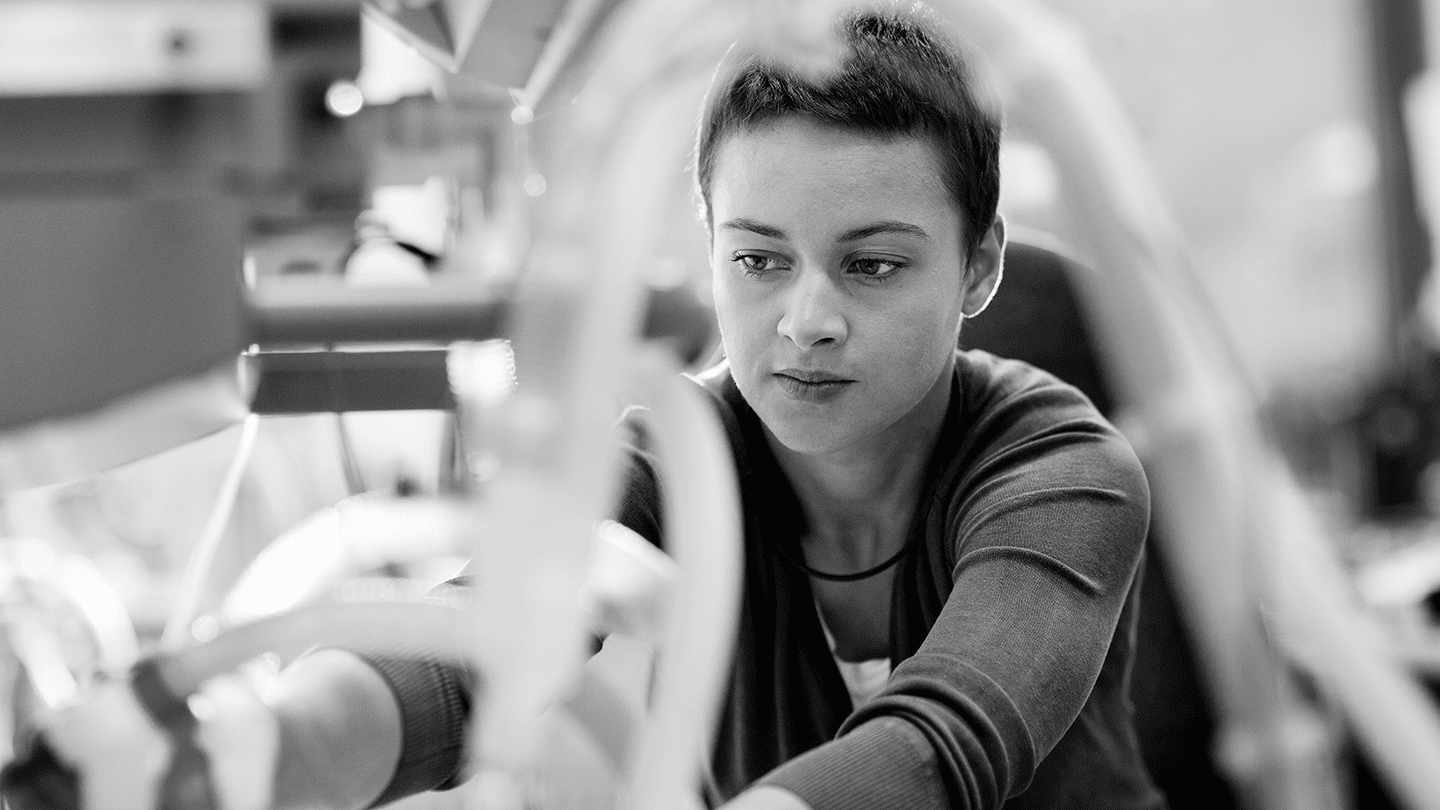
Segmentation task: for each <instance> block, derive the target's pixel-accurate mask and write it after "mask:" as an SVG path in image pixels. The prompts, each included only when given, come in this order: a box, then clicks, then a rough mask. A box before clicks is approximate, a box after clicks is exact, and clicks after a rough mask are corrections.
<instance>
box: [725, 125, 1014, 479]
mask: <svg viewBox="0 0 1440 810" xmlns="http://www.w3.org/2000/svg"><path fill="white" fill-rule="evenodd" d="M710 212H711V216H712V223H713V234H714V236H713V241H712V248H711V255H710V261H711V268H712V271H713V283H714V290H715V306H716V310H717V312H718V315H719V320H720V332H721V337H722V339H723V341H724V345H725V354H726V356H727V357H728V358H729V362H730V369H731V374H732V375H733V376H734V379H735V382H736V384H737V385H738V386H739V388H740V392H741V393H742V394H743V395H744V396H745V399H746V401H747V402H748V403H749V404H750V406H751V407H752V408H754V409H755V412H756V413H757V414H759V416H760V418H761V420H762V421H763V422H764V423H765V425H766V426H767V427H768V428H769V429H770V432H771V433H772V434H774V436H775V438H776V439H778V440H779V441H780V443H781V444H783V445H784V446H785V447H787V448H789V449H791V450H793V451H796V452H799V453H806V454H813V455H820V454H826V453H832V452H836V451H842V450H846V449H859V448H864V447H865V446H866V445H865V444H864V443H865V441H866V440H867V439H872V440H873V439H882V440H883V439H884V438H885V436H886V432H887V430H889V429H891V428H892V427H894V426H895V425H896V424H897V423H899V422H900V420H902V418H903V417H905V416H906V415H907V414H909V413H910V412H911V411H912V410H914V409H915V408H916V406H917V405H918V404H919V403H920V402H921V401H922V400H923V399H925V398H926V395H927V394H930V393H931V392H932V390H933V389H935V388H936V386H937V385H948V380H944V381H942V380H941V379H940V377H941V375H942V374H943V373H944V372H946V371H947V370H948V369H949V368H950V359H951V357H952V353H953V351H954V349H955V344H956V340H957V338H958V335H959V328H960V313H961V308H962V302H963V301H964V300H965V299H966V297H967V292H970V293H971V297H972V298H973V295H974V294H973V291H970V290H967V286H973V285H967V284H966V272H965V271H966V261H965V251H964V248H963V245H964V244H965V241H964V233H963V230H962V229H963V225H962V223H961V219H960V214H959V212H958V210H957V209H956V206H955V204H954V203H953V201H952V199H951V197H950V195H949V194H948V193H947V192H946V190H945V187H944V185H943V184H942V182H941V180H940V172H939V164H938V162H937V160H936V158H935V156H934V154H933V152H932V149H931V147H930V145H929V144H928V143H927V142H925V141H923V140H920V139H917V138H876V137H871V136H867V135H861V134H855V133H850V132H845V131H842V130H838V129H834V128H827V127H823V126H819V125H816V124H813V123H810V122H808V121H805V120H801V119H786V120H781V121H780V122H778V123H776V124H775V125H774V126H771V127H766V128H762V129H760V130H757V131H754V132H747V133H740V134H736V135H732V136H729V137H728V138H726V140H725V141H724V142H723V143H722V144H721V145H720V147H719V151H718V153H717V155H716V161H715V169H714V173H713V176H712V179H711V187H710ZM996 230H997V231H998V229H996ZM981 252H984V251H981ZM995 252H996V257H995V261H996V262H997V266H998V249H997V250H996V251H995ZM982 275H983V274H982ZM982 303H983V299H982ZM972 309H973V307H972Z"/></svg>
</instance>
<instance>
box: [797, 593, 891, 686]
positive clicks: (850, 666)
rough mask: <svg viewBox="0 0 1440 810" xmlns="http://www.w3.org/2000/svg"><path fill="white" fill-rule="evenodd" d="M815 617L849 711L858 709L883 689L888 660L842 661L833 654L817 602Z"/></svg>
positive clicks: (830, 638)
mask: <svg viewBox="0 0 1440 810" xmlns="http://www.w3.org/2000/svg"><path fill="white" fill-rule="evenodd" d="M815 615H816V617H818V618H819V619H820V629H821V630H823V631H825V643H826V644H829V645H830V657H831V658H834V659H835V666H836V667H837V668H838V669H839V670H840V678H841V679H842V680H844V681H845V689H846V690H847V691H849V692H850V706H851V710H852V711H853V710H854V709H858V708H860V707H861V706H864V705H865V704H866V703H869V702H870V700H871V699H872V698H874V697H875V696H876V695H878V694H880V690H881V689H884V688H885V684H886V682H888V681H889V680H890V659H889V658H888V657H887V658H871V659H869V660H866V661H842V660H841V659H840V657H839V656H837V655H836V654H835V636H834V635H832V634H831V633H830V627H829V626H828V625H826V624H825V612H824V611H822V610H821V609H820V604H819V603H818V602H817V603H816V604H815Z"/></svg>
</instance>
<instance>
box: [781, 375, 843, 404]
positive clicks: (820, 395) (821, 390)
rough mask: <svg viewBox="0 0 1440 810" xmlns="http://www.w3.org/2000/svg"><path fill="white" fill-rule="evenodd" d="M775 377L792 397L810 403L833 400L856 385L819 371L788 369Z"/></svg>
mask: <svg viewBox="0 0 1440 810" xmlns="http://www.w3.org/2000/svg"><path fill="white" fill-rule="evenodd" d="M773 376H774V378H775V382H776V383H777V384H779V386H780V387H781V388H782V389H784V390H785V392H786V393H788V394H790V396H792V397H795V398H796V399H800V400H806V401H809V402H823V401H825V400H829V399H833V398H835V397H837V396H839V395H840V394H842V393H844V392H845V390H846V389H847V388H849V387H850V386H852V385H854V384H855V380H853V379H850V378H848V377H843V376H841V375H839V374H835V373H833V372H829V371H821V370H818V369H798V368H787V369H781V370H780V371H777V372H775V374H774V375H773Z"/></svg>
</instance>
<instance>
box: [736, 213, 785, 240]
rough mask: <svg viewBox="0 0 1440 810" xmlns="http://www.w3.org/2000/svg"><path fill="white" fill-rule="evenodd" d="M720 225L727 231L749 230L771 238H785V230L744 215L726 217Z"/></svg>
mask: <svg viewBox="0 0 1440 810" xmlns="http://www.w3.org/2000/svg"><path fill="white" fill-rule="evenodd" d="M720 227H721V228H722V229H723V230H727V231H749V232H750V233H754V234H759V235H761V236H768V237H770V238H771V239H782V240H783V239H785V238H786V236H785V232H784V231H782V230H780V229H779V228H777V227H775V226H774V225H766V224H764V223H762V222H756V221H755V220H753V219H746V218H744V217H736V218H735V219H727V220H725V221H724V222H722V223H720Z"/></svg>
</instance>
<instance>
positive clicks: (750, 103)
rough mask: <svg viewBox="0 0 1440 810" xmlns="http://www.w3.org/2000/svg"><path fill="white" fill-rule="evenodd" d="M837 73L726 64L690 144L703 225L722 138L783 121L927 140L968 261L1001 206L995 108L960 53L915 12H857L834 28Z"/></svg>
mask: <svg viewBox="0 0 1440 810" xmlns="http://www.w3.org/2000/svg"><path fill="white" fill-rule="evenodd" d="M838 35H839V38H840V44H841V45H842V46H843V50H842V52H841V57H840V62H839V65H838V69H837V70H835V71H834V72H833V73H829V74H828V75H824V76H820V77H818V78H812V77H808V76H806V75H804V74H803V73H802V72H801V71H798V70H796V69H794V68H791V67H789V66H787V65H783V64H779V63H777V62H775V61H773V60H769V59H766V58H764V57H761V56H756V55H750V56H740V57H734V58H733V64H732V65H730V66H728V69H727V66H723V65H722V68H721V71H720V72H719V73H718V74H717V76H716V79H715V83H714V85H712V87H711V88H710V93H709V95H708V97H707V99H706V104H705V109H704V112H703V113H702V115H701V120H700V130H699V133H698V135H697V138H696V149H695V184H696V190H697V192H698V195H699V198H700V205H701V206H702V208H701V213H702V215H703V217H704V219H705V222H706V224H707V226H708V225H710V224H711V223H710V185H711V180H712V177H713V174H714V171H715V157H716V152H718V151H719V148H720V145H721V143H722V142H723V141H724V139H725V138H726V137H727V136H729V135H733V134H735V133H740V132H750V131H754V130H756V129H758V128H761V127H763V126H766V125H768V124H772V123H775V122H776V121H779V120H780V119H783V118H787V117H790V116H795V117H800V118H806V119H809V120H811V121H813V122H815V123H817V124H821V125H824V126H833V127H837V128H839V129H843V130H848V131H851V132H858V133H863V134H867V135H876V136H880V137H919V138H923V139H925V140H928V141H929V142H930V143H931V144H933V146H934V147H935V149H936V153H937V156H938V158H939V160H940V169H941V174H942V177H941V180H942V181H943V182H944V185H945V189H946V190H947V191H948V192H949V193H950V195H951V198H952V199H953V200H954V201H955V204H956V207H957V208H958V210H959V212H960V216H961V220H962V221H963V222H964V225H965V242H966V244H965V247H966V251H967V253H973V252H974V250H975V248H976V246H977V245H979V243H980V240H981V239H982V238H983V237H984V234H985V231H986V230H987V229H988V228H989V227H990V224H991V223H992V222H993V221H994V219H995V208H996V205H997V203H998V201H999V198H1000V114H999V108H998V105H997V104H995V103H993V102H992V101H991V100H990V99H989V98H981V97H980V96H979V94H978V93H977V92H976V91H977V88H976V86H975V83H974V82H975V80H974V77H973V75H972V72H971V70H970V67H969V65H968V64H967V62H966V60H965V58H964V56H963V55H962V53H961V51H960V48H959V46H958V45H957V44H956V43H955V42H954V41H953V40H952V39H950V38H949V37H947V36H946V35H944V34H943V33H942V32H941V30H940V26H939V25H938V24H936V23H935V22H934V20H933V17H932V15H931V14H929V13H926V12H923V11H920V10H918V9H913V8H912V9H908V10H901V9H895V8H891V9H885V10H865V11H860V12H855V13H852V14H849V15H846V16H845V17H844V18H842V20H841V21H840V24H839V26H838Z"/></svg>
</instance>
